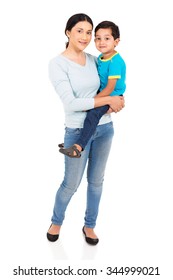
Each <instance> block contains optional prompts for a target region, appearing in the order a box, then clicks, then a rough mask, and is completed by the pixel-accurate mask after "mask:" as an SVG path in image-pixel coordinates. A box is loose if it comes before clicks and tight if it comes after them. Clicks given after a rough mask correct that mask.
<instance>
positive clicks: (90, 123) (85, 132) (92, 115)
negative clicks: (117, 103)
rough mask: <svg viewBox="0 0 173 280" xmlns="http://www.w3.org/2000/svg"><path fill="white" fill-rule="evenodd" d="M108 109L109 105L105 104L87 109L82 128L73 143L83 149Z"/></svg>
mask: <svg viewBox="0 0 173 280" xmlns="http://www.w3.org/2000/svg"><path fill="white" fill-rule="evenodd" d="M108 109H109V106H108V105H105V106H101V107H97V108H94V109H91V110H89V111H87V115H86V118H85V121H84V126H83V129H82V131H81V134H80V137H79V139H78V140H77V141H76V142H75V144H78V145H80V146H81V147H82V149H83V150H84V149H85V147H86V145H87V143H88V141H89V139H90V138H91V136H92V135H93V133H94V132H95V130H96V127H97V125H98V123H99V120H100V119H101V117H102V116H103V115H104V114H106V112H107V111H108Z"/></svg>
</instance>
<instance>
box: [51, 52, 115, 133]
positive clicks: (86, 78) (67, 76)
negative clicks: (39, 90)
mask: <svg viewBox="0 0 173 280" xmlns="http://www.w3.org/2000/svg"><path fill="white" fill-rule="evenodd" d="M85 55H86V64H85V65H84V66H82V65H80V64H78V63H75V62H73V61H72V60H70V59H68V58H66V57H65V56H63V55H58V56H56V57H54V58H53V59H51V61H50V62H49V78H50V80H51V82H52V84H53V86H54V88H55V90H56V92H57V93H58V95H59V97H60V99H61V101H62V103H63V106H64V112H65V126H67V127H71V128H82V127H83V123H84V119H85V117H86V111H87V110H90V109H92V108H94V96H95V95H96V94H97V91H98V89H99V87H100V80H99V76H98V72H97V65H96V63H97V58H96V57H95V56H92V55H90V54H88V53H85ZM110 121H111V117H110V114H105V115H104V116H103V117H102V118H101V119H100V122H99V125H100V124H105V123H108V122H110Z"/></svg>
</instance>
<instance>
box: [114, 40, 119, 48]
mask: <svg viewBox="0 0 173 280" xmlns="http://www.w3.org/2000/svg"><path fill="white" fill-rule="evenodd" d="M114 42H115V47H116V46H118V43H119V42H120V38H117V39H115V41H114Z"/></svg>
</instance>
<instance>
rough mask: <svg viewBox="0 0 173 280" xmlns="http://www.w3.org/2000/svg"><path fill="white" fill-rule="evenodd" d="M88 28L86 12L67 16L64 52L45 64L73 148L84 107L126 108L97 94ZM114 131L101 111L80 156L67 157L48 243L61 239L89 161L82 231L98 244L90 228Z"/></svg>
mask: <svg viewBox="0 0 173 280" xmlns="http://www.w3.org/2000/svg"><path fill="white" fill-rule="evenodd" d="M92 29H93V22H92V20H91V18H90V17H89V16H87V15H85V14H76V15H73V16H72V17H70V18H69V20H68V21H67V24H66V28H65V34H66V35H67V37H68V43H67V45H66V50H65V51H64V52H63V53H61V54H60V55H58V56H57V57H55V58H53V59H52V60H51V61H50V64H49V76H50V80H51V82H52V84H53V86H54V88H55V90H56V92H57V93H58V95H59V97H60V99H61V101H62V103H63V105H64V111H65V126H66V127H65V136H64V146H65V147H69V146H71V145H72V144H73V143H75V141H76V140H77V138H78V137H79V135H80V133H81V130H82V127H83V122H84V119H85V117H86V111H87V110H89V109H92V108H96V107H100V106H103V105H106V104H108V105H109V106H110V107H111V108H112V110H113V111H115V112H118V111H120V110H121V109H122V108H123V107H124V99H123V97H119V96H113V97H111V96H107V97H98V96H97V98H95V95H96V93H97V91H98V89H99V86H100V81H99V76H98V73H97V67H96V57H94V56H92V55H90V54H88V53H85V52H84V49H85V48H86V47H87V46H88V44H89V43H90V41H91V38H92ZM113 134H114V131H113V124H112V121H111V117H110V114H105V115H104V116H103V117H102V118H101V120H100V122H99V124H98V126H97V129H96V132H95V134H94V135H93V136H92V138H91V139H90V141H89V142H88V144H87V146H86V148H85V150H84V152H83V153H82V156H81V157H80V158H78V159H76V158H69V157H67V156H65V174H64V179H63V182H62V184H61V185H60V188H59V189H58V191H57V194H56V198H55V204H54V209H53V216H52V224H51V226H50V228H49V230H48V232H47V238H48V240H49V241H52V242H54V241H56V240H57V239H58V238H59V233H60V228H61V225H62V223H63V220H64V216H65V211H66V208H67V205H68V203H69V201H70V199H71V197H72V196H73V194H74V193H75V192H76V190H77V188H78V186H79V184H80V182H81V179H82V176H83V173H84V170H85V167H86V165H87V181H88V187H87V203H86V212H85V218H84V221H85V222H84V227H83V229H82V230H83V233H84V236H85V240H86V242H87V243H89V244H91V245H96V244H97V243H98V242H99V239H98V237H97V235H96V234H95V232H94V227H95V225H96V219H97V216H98V209H99V203H100V198H101V194H102V186H103V179H104V172H105V167H106V162H107V159H108V155H109V152H110V148H111V142H112V137H113Z"/></svg>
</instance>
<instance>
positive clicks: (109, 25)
mask: <svg viewBox="0 0 173 280" xmlns="http://www.w3.org/2000/svg"><path fill="white" fill-rule="evenodd" d="M100 28H103V29H105V28H110V29H111V31H112V36H113V37H114V40H116V39H117V38H120V31H119V27H118V26H117V25H116V24H115V23H114V22H112V21H107V20H105V21H102V22H100V23H99V24H98V25H97V26H96V28H95V30H94V32H95V35H96V32H97V31H98V30H99V29H100Z"/></svg>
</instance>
